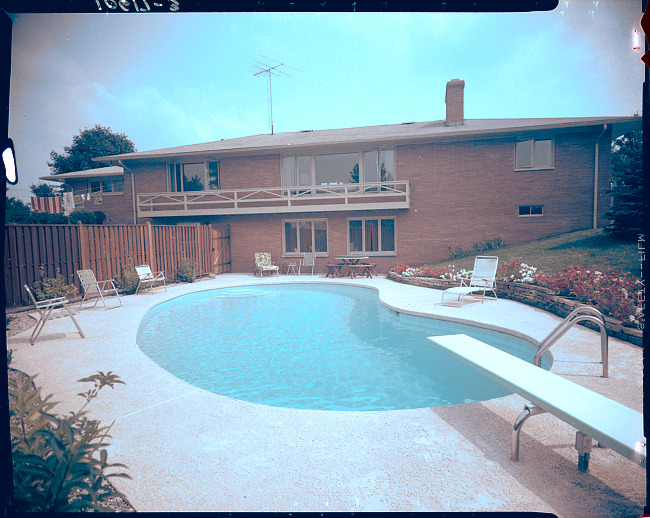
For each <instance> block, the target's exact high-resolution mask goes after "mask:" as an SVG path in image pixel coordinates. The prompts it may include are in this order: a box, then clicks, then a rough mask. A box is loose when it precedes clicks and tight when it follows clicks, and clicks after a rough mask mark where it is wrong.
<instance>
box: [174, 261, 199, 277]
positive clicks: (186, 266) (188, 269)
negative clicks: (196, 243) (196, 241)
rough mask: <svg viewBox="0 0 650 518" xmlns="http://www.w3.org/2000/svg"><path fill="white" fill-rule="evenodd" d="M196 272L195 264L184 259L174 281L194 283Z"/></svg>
mask: <svg viewBox="0 0 650 518" xmlns="http://www.w3.org/2000/svg"><path fill="white" fill-rule="evenodd" d="M197 270H198V268H197V266H196V264H195V263H193V262H192V261H190V260H189V259H185V260H183V262H182V263H181V265H180V267H179V268H178V271H177V272H176V280H177V281H180V282H194V279H196V273H197Z"/></svg>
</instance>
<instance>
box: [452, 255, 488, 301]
mask: <svg viewBox="0 0 650 518" xmlns="http://www.w3.org/2000/svg"><path fill="white" fill-rule="evenodd" d="M498 265H499V258H498V257H496V256H487V255H479V256H477V257H476V259H475V260H474V270H473V271H472V277H471V279H466V278H462V279H461V280H460V286H457V287H456V288H449V289H446V290H445V291H444V292H443V293H442V305H443V306H457V307H460V306H462V305H463V304H464V303H465V297H466V296H467V295H471V296H473V297H479V298H480V299H481V304H482V303H483V301H484V300H485V299H486V298H492V297H487V296H486V293H487V292H492V294H493V295H494V300H496V299H497V293H496V291H495V288H496V281H495V278H496V275H497V266H498ZM445 298H448V299H449V298H451V300H447V301H446V302H445ZM454 298H455V300H454Z"/></svg>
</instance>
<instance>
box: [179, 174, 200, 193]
mask: <svg viewBox="0 0 650 518" xmlns="http://www.w3.org/2000/svg"><path fill="white" fill-rule="evenodd" d="M183 190H184V191H202V190H203V183H202V182H201V179H200V178H199V177H198V176H197V175H195V176H193V177H192V178H191V179H190V180H188V179H187V178H186V177H185V176H183Z"/></svg>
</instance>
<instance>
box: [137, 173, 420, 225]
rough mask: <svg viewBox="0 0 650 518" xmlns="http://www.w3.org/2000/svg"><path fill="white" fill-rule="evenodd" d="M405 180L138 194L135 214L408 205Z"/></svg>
mask: <svg viewBox="0 0 650 518" xmlns="http://www.w3.org/2000/svg"><path fill="white" fill-rule="evenodd" d="M409 201H410V195H409V182H408V181H401V182H400V181H397V182H374V183H353V184H337V185H304V186H300V187H272V188H259V189H225V190H219V191H191V192H162V193H148V194H138V216H140V217H163V216H207V215H226V214H272V213H284V212H322V211H349V210H373V209H408V208H409Z"/></svg>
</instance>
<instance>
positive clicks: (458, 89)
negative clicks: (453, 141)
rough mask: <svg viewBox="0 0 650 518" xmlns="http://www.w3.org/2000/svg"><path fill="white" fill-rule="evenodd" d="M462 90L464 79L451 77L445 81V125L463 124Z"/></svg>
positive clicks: (463, 88) (463, 90) (463, 89)
mask: <svg viewBox="0 0 650 518" xmlns="http://www.w3.org/2000/svg"><path fill="white" fill-rule="evenodd" d="M464 92H465V81H461V80H460V79H452V80H451V81H449V82H448V83H447V92H446V93H445V104H446V105H447V119H446V120H445V124H446V125H447V126H456V125H460V124H463V122H464V120H465V114H464V108H463V105H464V95H465V94H464Z"/></svg>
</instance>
